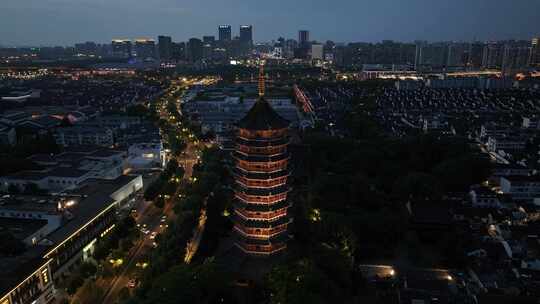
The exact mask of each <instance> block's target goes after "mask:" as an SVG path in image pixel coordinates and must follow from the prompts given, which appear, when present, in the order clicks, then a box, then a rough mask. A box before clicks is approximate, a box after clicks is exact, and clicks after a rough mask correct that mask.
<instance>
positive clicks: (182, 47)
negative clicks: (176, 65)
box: [172, 42, 186, 61]
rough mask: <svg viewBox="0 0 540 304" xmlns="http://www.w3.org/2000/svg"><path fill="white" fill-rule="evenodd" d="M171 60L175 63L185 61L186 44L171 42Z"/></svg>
mask: <svg viewBox="0 0 540 304" xmlns="http://www.w3.org/2000/svg"><path fill="white" fill-rule="evenodd" d="M172 59H174V60H176V61H182V60H186V43H185V42H173V44H172Z"/></svg>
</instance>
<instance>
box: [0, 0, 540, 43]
mask: <svg viewBox="0 0 540 304" xmlns="http://www.w3.org/2000/svg"><path fill="white" fill-rule="evenodd" d="M280 1H281V0H280ZM280 1H277V2H272V3H252V2H248V1H244V0H234V1H229V2H227V3H219V2H218V1H215V0H205V1H194V0H188V1H184V2H182V3H179V2H178V1H174V0H158V1H152V2H148V3H137V4H133V3H130V2H129V1H127V0H114V1H89V0H76V1H66V0H46V1H39V2H38V1H34V0H31V1H26V2H24V3H21V2H20V1H15V0H6V1H3V3H2V4H0V37H1V39H0V45H3V46H52V45H62V46H67V45H73V44H74V43H77V42H82V41H95V42H98V43H110V41H111V39H115V38H133V39H134V38H139V37H148V38H153V39H155V38H157V36H158V35H167V36H171V37H172V39H173V41H187V40H189V38H192V37H202V36H204V35H215V36H218V26H219V25H222V24H230V25H231V26H232V36H233V37H234V36H239V28H240V25H243V24H249V25H253V37H254V41H255V42H263V41H271V40H275V39H277V38H278V37H280V36H283V37H285V38H287V39H288V38H293V39H296V38H297V35H298V30H301V29H306V30H309V31H310V39H312V40H318V41H321V42H324V41H326V40H333V41H336V42H356V41H365V42H375V41H381V40H395V41H403V42H411V41H414V40H428V41H472V40H505V39H525V40H528V39H530V38H532V37H535V36H538V35H539V34H540V30H539V28H540V20H539V19H538V18H534V15H535V12H537V11H539V10H540V2H535V3H531V2H530V1H529V2H525V1H517V2H513V3H507V2H503V1H485V0H475V1H472V2H470V1H469V2H467V1H464V0H458V1H453V2H452V3H431V2H429V1H425V0H414V1H409V2H408V3H400V2H398V1H393V0H384V1H378V2H377V3H341V4H340V6H338V7H336V6H332V5H331V4H330V3H323V2H322V1H310V2H309V3H308V2H307V1H304V0H300V1H296V2H294V3H283V5H281V4H280V3H279V2H280ZM285 4H287V5H288V7H290V9H287V10H283V7H285V6H284V5H285ZM464 7H466V8H467V9H464ZM209 8H211V9H210V10H209ZM213 12H219V13H213ZM299 12H302V13H301V14H299ZM336 14H339V15H340V16H343V17H342V18H339V19H336V18H335V16H336ZM119 16H122V18H119ZM51 18H54V20H55V22H54V23H51V22H49V21H48V20H50V19H51ZM385 20H391V22H386V21H385ZM411 20H414V21H415V22H410V21H411ZM14 27H15V28H16V29H17V31H13V28H14Z"/></svg>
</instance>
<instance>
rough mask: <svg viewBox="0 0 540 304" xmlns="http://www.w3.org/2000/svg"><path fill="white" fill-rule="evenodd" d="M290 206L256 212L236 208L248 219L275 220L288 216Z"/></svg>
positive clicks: (239, 213)
mask: <svg viewBox="0 0 540 304" xmlns="http://www.w3.org/2000/svg"><path fill="white" fill-rule="evenodd" d="M288 207H289V206H286V207H284V208H283V209H279V210H276V211H272V212H255V211H246V210H242V209H236V210H235V211H236V213H237V214H238V215H239V216H241V217H243V218H244V219H246V220H274V219H278V218H280V217H283V216H286V215H287V208H288Z"/></svg>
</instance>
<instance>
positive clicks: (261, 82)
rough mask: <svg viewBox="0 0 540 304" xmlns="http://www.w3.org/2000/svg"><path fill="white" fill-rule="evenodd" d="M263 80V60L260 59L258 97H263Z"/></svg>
mask: <svg viewBox="0 0 540 304" xmlns="http://www.w3.org/2000/svg"><path fill="white" fill-rule="evenodd" d="M264 82H265V81H264V62H262V61H261V64H260V65H259V97H264V91H265V83H264Z"/></svg>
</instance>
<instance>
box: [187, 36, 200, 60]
mask: <svg viewBox="0 0 540 304" xmlns="http://www.w3.org/2000/svg"><path fill="white" fill-rule="evenodd" d="M187 58H188V60H189V61H191V62H196V61H199V60H201V59H202V58H203V43H202V41H201V39H198V38H191V39H189V42H188V45H187Z"/></svg>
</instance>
